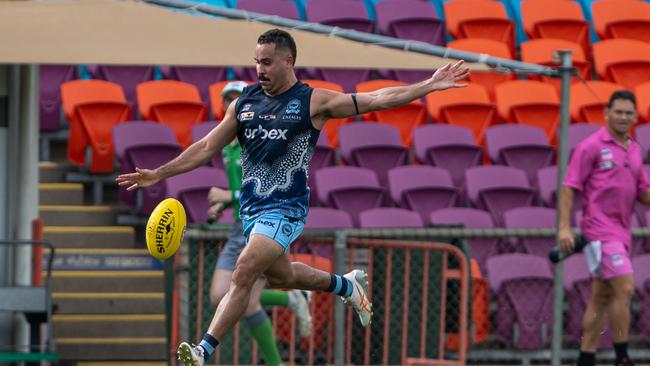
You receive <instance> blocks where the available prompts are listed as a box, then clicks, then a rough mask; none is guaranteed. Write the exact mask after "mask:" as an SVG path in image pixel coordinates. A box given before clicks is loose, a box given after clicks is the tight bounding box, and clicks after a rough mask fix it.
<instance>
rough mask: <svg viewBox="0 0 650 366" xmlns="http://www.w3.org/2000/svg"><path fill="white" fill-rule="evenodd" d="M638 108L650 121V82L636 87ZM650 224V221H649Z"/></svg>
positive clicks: (642, 116)
mask: <svg viewBox="0 0 650 366" xmlns="http://www.w3.org/2000/svg"><path fill="white" fill-rule="evenodd" d="M634 94H636V108H637V110H638V112H639V118H640V119H641V121H642V122H644V123H648V122H650V82H647V83H643V84H640V85H638V86H637V87H636V88H635V89H634ZM649 224H650V223H649Z"/></svg>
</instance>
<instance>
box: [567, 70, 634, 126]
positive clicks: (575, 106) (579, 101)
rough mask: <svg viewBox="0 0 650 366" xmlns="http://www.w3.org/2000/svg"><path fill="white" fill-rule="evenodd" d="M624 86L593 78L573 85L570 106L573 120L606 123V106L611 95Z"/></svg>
mask: <svg viewBox="0 0 650 366" xmlns="http://www.w3.org/2000/svg"><path fill="white" fill-rule="evenodd" d="M622 89H623V87H622V86H620V85H618V84H615V83H611V82H608V81H601V80H591V81H587V82H586V83H574V84H572V85H571V100H570V103H569V108H570V112H571V119H572V120H573V122H588V123H596V124H601V125H606V124H607V122H606V121H605V107H607V102H608V101H609V97H610V96H611V95H612V93H614V92H615V91H617V90H622Z"/></svg>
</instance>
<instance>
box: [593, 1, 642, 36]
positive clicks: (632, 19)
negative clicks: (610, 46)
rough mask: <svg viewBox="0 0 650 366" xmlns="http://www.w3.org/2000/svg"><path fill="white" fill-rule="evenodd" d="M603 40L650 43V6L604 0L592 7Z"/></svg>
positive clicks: (598, 32) (597, 32)
mask: <svg viewBox="0 0 650 366" xmlns="http://www.w3.org/2000/svg"><path fill="white" fill-rule="evenodd" d="M591 12H592V16H593V22H594V29H595V30H596V34H598V37H600V38H601V39H610V38H627V39H636V40H638V41H642V42H646V43H650V4H648V3H647V2H646V1H638V0H602V1H597V2H595V3H593V4H592V5H591Z"/></svg>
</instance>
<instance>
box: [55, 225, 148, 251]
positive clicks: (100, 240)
mask: <svg viewBox="0 0 650 366" xmlns="http://www.w3.org/2000/svg"><path fill="white" fill-rule="evenodd" d="M43 237H44V239H45V241H49V242H51V243H53V244H54V245H55V246H56V247H57V248H59V247H61V248H134V247H135V229H134V228H133V227H130V226H45V227H44V228H43ZM143 240H144V238H143ZM142 247H144V245H143V246H142Z"/></svg>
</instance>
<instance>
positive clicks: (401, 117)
mask: <svg viewBox="0 0 650 366" xmlns="http://www.w3.org/2000/svg"><path fill="white" fill-rule="evenodd" d="M403 85H406V83H403V82H401V81H396V80H371V81H364V82H362V83H359V84H357V88H356V89H357V93H369V92H373V91H375V90H377V89H380V88H386V87H390V86H403ZM361 118H362V119H363V120H364V121H376V122H381V123H386V124H389V125H392V126H394V127H397V129H398V130H399V131H400V135H401V136H402V141H403V142H404V145H406V146H411V132H412V131H413V129H414V128H416V127H417V126H419V125H421V124H423V123H424V122H425V121H426V118H427V111H426V110H425V109H424V106H423V105H422V101H420V100H414V101H412V102H411V103H409V104H407V105H405V106H403V107H400V108H396V109H389V110H385V111H379V112H372V113H366V114H364V115H362V116H361Z"/></svg>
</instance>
